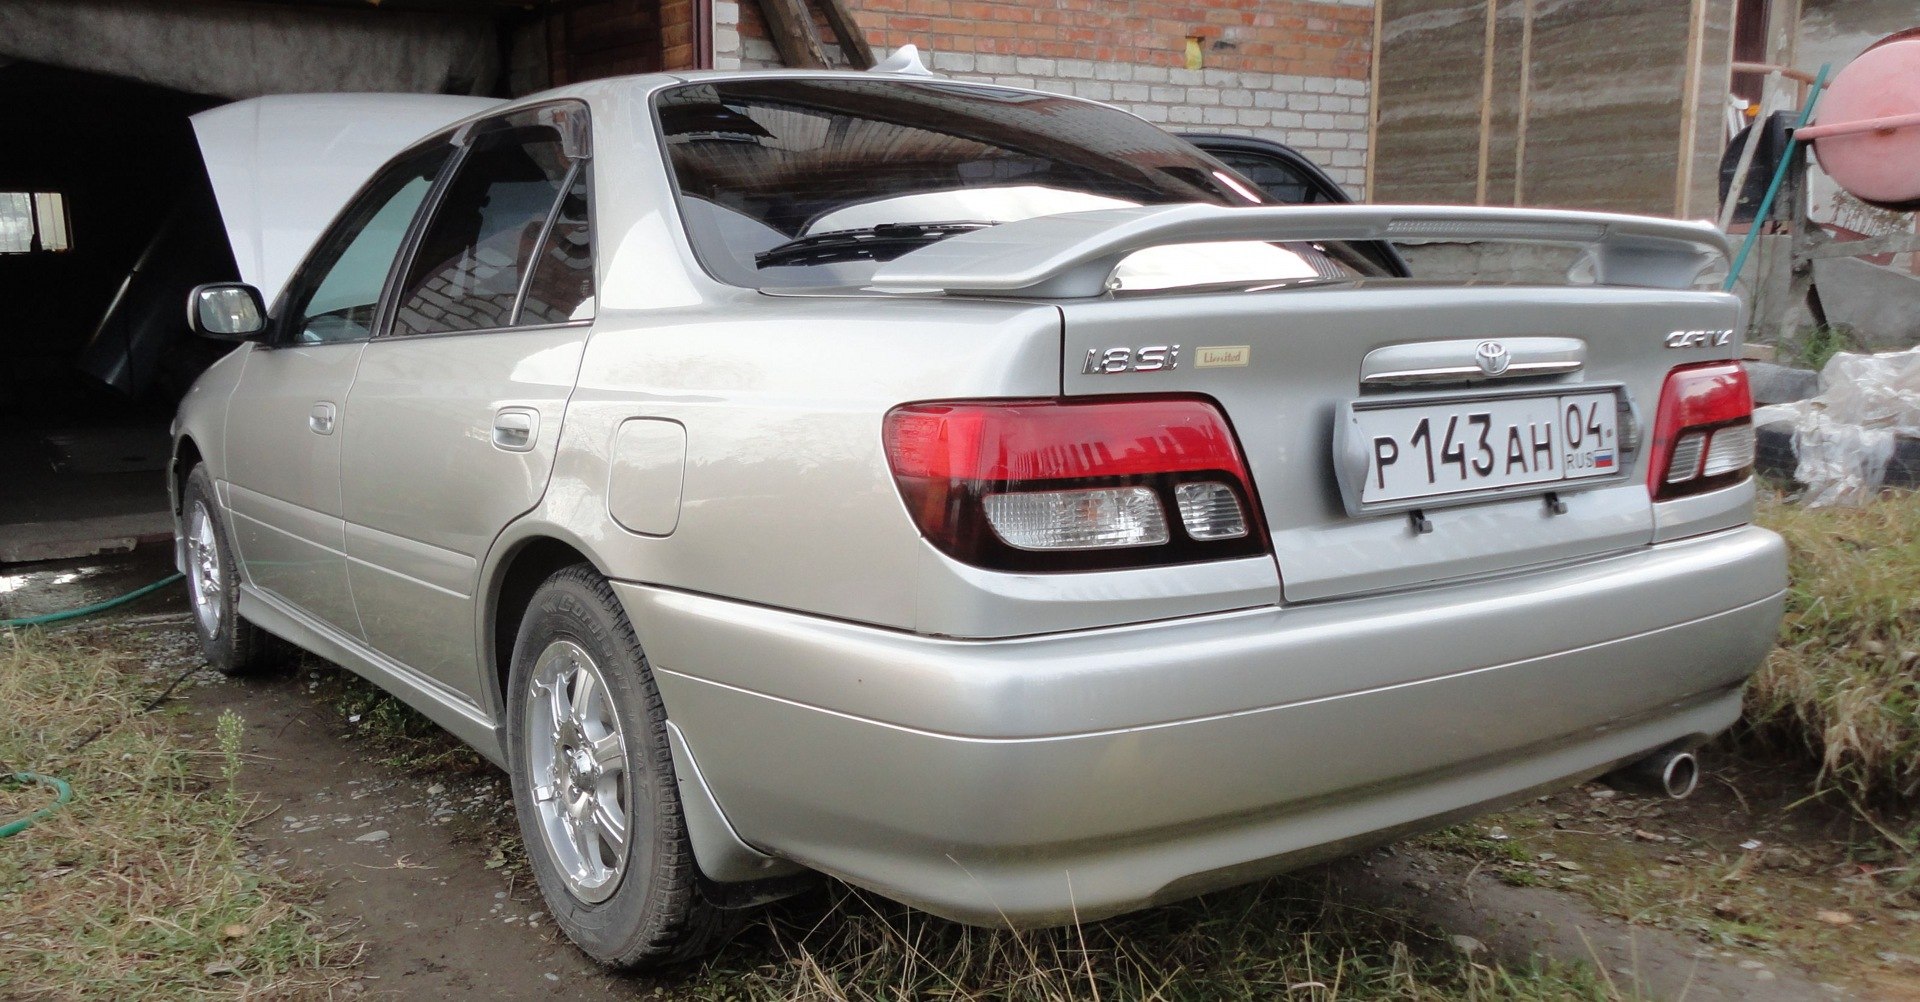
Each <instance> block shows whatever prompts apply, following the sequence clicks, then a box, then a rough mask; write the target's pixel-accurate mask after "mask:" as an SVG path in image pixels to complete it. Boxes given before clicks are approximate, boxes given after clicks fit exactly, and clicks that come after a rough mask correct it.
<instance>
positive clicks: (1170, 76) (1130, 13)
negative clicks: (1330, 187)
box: [713, 0, 1373, 195]
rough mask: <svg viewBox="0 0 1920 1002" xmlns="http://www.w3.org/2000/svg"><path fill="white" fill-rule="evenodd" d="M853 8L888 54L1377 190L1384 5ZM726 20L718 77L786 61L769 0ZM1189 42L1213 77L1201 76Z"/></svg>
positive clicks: (1209, 0)
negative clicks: (1372, 118)
mask: <svg viewBox="0 0 1920 1002" xmlns="http://www.w3.org/2000/svg"><path fill="white" fill-rule="evenodd" d="M847 3H848V6H849V7H850V8H852V10H853V12H854V17H855V18H856V19H857V20H858V21H859V23H860V25H861V27H862V28H863V29H864V30H865V32H866V35H867V39H868V41H869V42H871V43H872V45H873V47H874V51H875V54H876V56H884V55H885V54H886V53H887V52H890V51H892V50H893V49H894V48H895V47H897V46H900V45H903V44H906V43H909V42H911V43H912V44H914V45H916V46H918V47H919V48H920V51H921V53H922V59H924V60H925V61H926V62H927V65H928V66H929V67H930V68H931V69H933V71H934V72H936V73H939V74H940V75H942V76H947V77H952V78H954V79H960V80H983V81H990V82H994V83H1001V84H1006V85H1009V86H1016V87H1034V88H1038V89H1041V90H1050V91H1056V92H1059V93H1063V94H1073V95H1076V96H1079V97H1085V98H1089V99H1092V100H1095V101H1103V102H1106V103H1109V104H1113V105H1117V106H1119V107H1121V108H1125V109H1126V110H1128V111H1131V112H1133V113H1134V114H1137V115H1139V116H1141V117H1142V118H1145V119H1147V120H1148V121H1151V122H1155V123H1158V124H1160V125H1162V126H1165V127H1166V128H1169V129H1173V130H1175V131H1193V132H1226V133H1236V134H1242V135H1259V136H1265V137H1268V138H1271V139H1277V140H1280V141H1281V142H1284V143H1288V144H1289V145H1292V146H1293V147H1295V148H1296V149H1299V150H1300V151H1301V152H1303V153H1305V154H1307V155H1308V156H1310V157H1313V158H1314V159H1315V160H1317V161H1319V163H1320V164H1321V165H1322V166H1324V167H1326V168H1327V169H1328V171H1329V172H1330V173H1332V175H1333V176H1334V178H1335V179H1336V180H1339V181H1340V182H1342V183H1343V184H1345V185H1347V186H1348V187H1349V188H1350V189H1352V190H1353V191H1354V192H1355V194H1356V195H1357V194H1358V193H1359V189H1360V187H1361V186H1362V185H1363V184H1364V182H1365V179H1366V163H1367V116H1368V113H1369V108H1370V104H1369V94H1368V84H1367V81H1368V75H1369V71H1370V67H1371V61H1372V53H1371V47H1372V38H1373V0H1321V2H1311V3H1307V2H1281V0H1189V2H1184V3H1182V2H1172V0H1025V2H1022V0H847ZM713 12H714V35H713V39H714V66H715V68H717V69H737V68H765V67H777V66H779V65H780V59H779V55H778V54H777V53H776V52H775V51H774V48H773V45H772V44H771V43H770V42H769V41H768V40H767V32H766V25H765V23H764V22H763V21H762V19H761V16H760V9H759V5H758V3H757V2H756V0H714V4H713ZM816 30H817V33H818V34H819V35H820V37H821V38H822V39H823V40H827V39H831V38H832V37H833V36H832V34H831V33H829V32H828V31H827V30H826V28H825V26H824V25H820V26H817V29H816ZM1189 38H1198V39H1199V40H1200V43H1199V44H1200V48H1201V56H1202V68H1201V69H1197V70H1196V69H1188V68H1187V50H1188V42H1187V40H1188V39H1189ZM827 50H828V55H829V57H830V58H832V59H834V60H835V61H836V64H838V60H839V52H838V49H837V48H836V47H835V46H833V45H831V44H829V45H828V46H827Z"/></svg>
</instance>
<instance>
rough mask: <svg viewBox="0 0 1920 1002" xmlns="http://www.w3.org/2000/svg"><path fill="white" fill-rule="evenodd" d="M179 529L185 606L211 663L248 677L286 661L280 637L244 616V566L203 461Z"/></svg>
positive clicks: (185, 495)
mask: <svg viewBox="0 0 1920 1002" xmlns="http://www.w3.org/2000/svg"><path fill="white" fill-rule="evenodd" d="M180 533H181V540H182V541H183V542H184V544H185V546H184V553H185V556H186V561H185V562H186V578H187V604H188V605H189V606H190V607H191V608H192V610H193V629H194V632H195V633H196V634H198V635H199V637H200V653H201V655H202V656H204V657H205V658H206V659H207V663H208V664H210V665H212V666H213V667H214V668H216V669H218V670H219V671H220V672H222V673H223V674H227V675H250V674H253V673H256V672H258V671H260V670H262V669H264V668H267V667H269V666H271V665H274V664H276V663H279V662H281V661H284V660H286V657H287V648H286V647H285V645H283V644H281V643H280V641H279V639H278V638H276V637H275V636H273V635H272V634H270V633H268V632H267V631H265V630H262V629H261V628H259V627H258V626H255V625H253V624H252V623H250V622H248V621H247V620H246V619H244V618H242V617H241V615H240V612H239V607H238V605H237V604H236V602H237V600H238V599H239V597H240V568H239V565H238V564H236V563H235V562H234V559H233V546H232V544H231V542H229V537H228V535H227V520H226V516H225V515H224V514H223V513H222V512H221V510H220V503H219V501H217V500H216V499H215V497H214V493H213V475H212V474H210V473H208V472H207V466H206V464H205V463H201V464H199V465H196V466H195V467H194V468H193V472H191V473H189V474H187V482H186V487H185V489H183V490H182V491H181V492H180Z"/></svg>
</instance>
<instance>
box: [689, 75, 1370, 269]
mask: <svg viewBox="0 0 1920 1002" xmlns="http://www.w3.org/2000/svg"><path fill="white" fill-rule="evenodd" d="M655 108H656V111H657V113H658V116H659V123H660V129H661V134H662V136H663V138H664V140H665V144H666V149H667V159H668V162H669V165H670V167H671V169H672V172H673V177H674V182H675V185H676V188H677V191H678V192H679V197H680V210H681V217H682V219H683V220H684V222H685V225H686V227H687V233H688V236H689V238H690V239H691V241H692V244H693V248H694V252H695V254H696V255H697V256H698V257H699V258H700V261H701V263H702V264H703V265H704V266H705V267H706V269H707V270H708V271H709V272H711V273H712V274H713V275H714V276H715V277H716V278H718V279H720V280H722V281H725V282H728V283H731V284H734V285H740V286H747V287H750V288H792V287H800V286H858V285H862V284H865V283H866V281H867V280H868V279H869V278H870V277H871V276H872V274H873V272H874V270H875V269H876V268H877V267H879V265H880V264H881V263H883V262H885V261H889V260H892V259H893V258H896V257H899V256H900V255H902V254H905V253H909V252H911V251H913V250H917V249H919V248H920V247H924V246H926V245H928V244H930V243H933V242H935V241H938V240H941V239H946V238H948V237H951V236H954V235H957V234H960V233H965V232H969V231H971V230H976V229H980V228H983V227H986V226H991V225H993V224H996V223H1003V222H1009V221H1012V220H1017V219H1025V218H1028V217H1032V216H1043V215H1052V214H1055V213H1061V212H1080V211H1087V210H1093V209H1107V208H1118V207H1123V206H1139V205H1164V204H1172V203H1184V202H1204V203H1209V204H1213V205H1229V206H1236V205H1238V206H1244V205H1262V204H1271V203H1270V202H1269V200H1268V199H1267V198H1265V197H1264V196H1263V195H1261V194H1260V192H1259V189H1258V188H1257V187H1255V186H1254V185H1253V184H1251V183H1249V182H1248V181H1246V180H1245V179H1244V178H1241V177H1240V176H1239V175H1237V174H1235V173H1233V171H1232V170H1231V169H1230V168H1228V167H1227V166H1226V165H1224V164H1222V163H1220V162H1219V161H1217V160H1214V159H1213V158H1211V157H1209V156H1207V155H1206V154H1204V153H1202V152H1200V151H1199V150H1197V149H1195V148H1194V147H1192V146H1190V145H1188V144H1187V143H1186V142H1184V141H1182V140H1180V139H1177V138H1175V137H1174V136H1172V135H1170V134H1168V133H1166V132H1163V131H1161V130H1160V129H1158V128H1155V127H1154V126H1153V125H1151V124H1149V123H1147V122H1145V121H1142V120H1140V119H1138V118H1135V117H1133V116H1131V115H1128V114H1126V113H1124V112H1121V111H1118V110H1116V109H1113V108H1108V107H1105V106H1102V105H1098V104H1093V103H1090V102H1087V101H1081V100H1076V99H1074V98H1068V97H1060V96H1057V95H1051V94H1036V93H1032V92H1029V91H1019V90H1007V89H1002V88H997V87H987V86H980V85H973V84H960V83H951V82H945V81H928V82H908V81H901V80H897V79H886V80H862V79H857V78H813V79H810V78H792V77H784V78H783V77H769V78H766V79H748V80H729V81H721V82H715V83H697V84H687V85H684V86H680V87H673V88H668V89H665V90H662V91H661V92H659V94H658V95H657V96H656V98H655ZM1379 273H1380V271H1379V269H1378V267H1377V266H1375V265H1373V264H1372V263H1370V262H1369V261H1368V260H1367V259H1366V258H1365V257H1363V256H1361V255H1359V254H1357V253H1355V252H1354V251H1353V250H1352V249H1351V248H1348V247H1345V246H1343V245H1339V244H1270V243H1260V242H1250V241H1234V242H1221V243H1210V244H1186V245H1181V246H1177V247H1160V248H1154V249H1151V250H1148V251H1142V252H1140V253H1138V254H1135V255H1133V256H1132V257H1130V258H1128V259H1127V260H1126V261H1125V262H1123V263H1122V264H1121V266H1120V268H1119V269H1118V270H1117V271H1116V273H1115V276H1114V277H1115V284H1116V285H1117V287H1119V288H1120V289H1123V290H1139V289H1152V288H1169V287H1186V286H1196V285H1214V284H1244V283H1249V282H1316V281H1327V280H1342V279H1348V278H1355V277H1359V276H1361V275H1370V274H1379Z"/></svg>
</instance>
